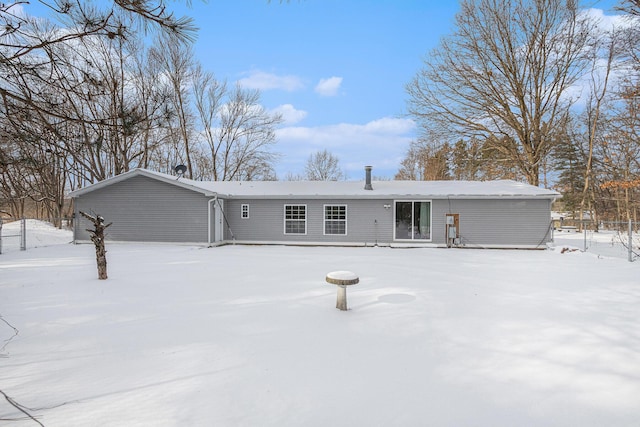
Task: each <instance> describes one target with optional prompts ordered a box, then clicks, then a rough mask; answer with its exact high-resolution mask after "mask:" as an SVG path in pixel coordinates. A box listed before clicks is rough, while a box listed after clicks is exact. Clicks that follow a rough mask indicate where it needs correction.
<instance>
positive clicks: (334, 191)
mask: <svg viewBox="0 0 640 427" xmlns="http://www.w3.org/2000/svg"><path fill="white" fill-rule="evenodd" d="M133 176H146V177H149V178H153V179H158V180H160V181H164V182H167V183H170V184H173V185H177V186H179V187H183V188H187V189H190V190H193V191H196V192H199V193H202V194H204V195H206V196H216V195H217V196H220V197H224V198H231V199H233V198H263V199H277V198H288V199H289V198H306V199H314V198H316V199H318V198H336V199H347V198H357V199H380V198H394V199H402V198H417V197H421V198H424V197H428V198H431V199H446V198H456V199H461V198H474V199H475V198H518V199H525V198H526V199H530V198H543V199H555V198H556V197H559V196H560V194H559V193H557V192H555V191H552V190H547V189H544V188H539V187H535V186H533V185H529V184H525V183H521V182H516V181H512V180H498V181H373V182H372V186H373V190H365V189H364V181H195V180H191V179H187V178H178V177H176V176H174V175H168V174H165V173H161V172H153V171H149V170H146V169H134V170H131V171H129V172H125V173H123V174H121V175H118V176H115V177H113V178H109V179H106V180H104V181H101V182H99V183H96V184H92V185H89V186H87V187H85V188H82V189H80V190H76V191H73V192H72V193H71V194H70V195H71V197H77V196H80V195H82V194H85V193H88V192H91V191H94V190H97V189H99V188H102V187H105V186H108V185H111V184H114V183H116V182H120V181H123V180H126V179H129V178H131V177H133Z"/></svg>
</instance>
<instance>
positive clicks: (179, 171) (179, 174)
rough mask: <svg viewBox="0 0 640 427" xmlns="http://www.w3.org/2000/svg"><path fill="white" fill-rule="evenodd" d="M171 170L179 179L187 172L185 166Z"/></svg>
mask: <svg viewBox="0 0 640 427" xmlns="http://www.w3.org/2000/svg"><path fill="white" fill-rule="evenodd" d="M173 170H174V171H176V175H178V176H179V177H180V176H182V175H184V173H185V172H186V171H187V167H186V166H185V165H178V166H176V167H175V168H173Z"/></svg>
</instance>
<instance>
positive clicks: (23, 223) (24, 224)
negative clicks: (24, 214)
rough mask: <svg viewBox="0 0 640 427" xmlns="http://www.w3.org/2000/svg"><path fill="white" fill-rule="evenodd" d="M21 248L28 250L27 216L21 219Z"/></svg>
mask: <svg viewBox="0 0 640 427" xmlns="http://www.w3.org/2000/svg"><path fill="white" fill-rule="evenodd" d="M20 250H21V251H26V250H27V220H26V219H25V218H22V219H21V220H20Z"/></svg>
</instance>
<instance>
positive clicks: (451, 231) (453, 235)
mask: <svg viewBox="0 0 640 427" xmlns="http://www.w3.org/2000/svg"><path fill="white" fill-rule="evenodd" d="M447 237H449V238H450V239H455V238H456V237H458V235H457V233H456V227H454V226H451V227H449V231H448V236H447Z"/></svg>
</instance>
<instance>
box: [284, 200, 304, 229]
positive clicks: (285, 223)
mask: <svg viewBox="0 0 640 427" xmlns="http://www.w3.org/2000/svg"><path fill="white" fill-rule="evenodd" d="M287 206H304V220H301V219H290V220H287ZM282 213H283V215H282V219H283V223H282V231H283V233H284V234H285V235H287V236H306V235H307V217H308V216H309V209H308V208H307V205H305V204H299V203H288V204H285V205H284V207H283V211H282ZM287 221H304V233H287Z"/></svg>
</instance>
